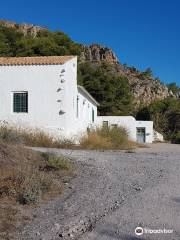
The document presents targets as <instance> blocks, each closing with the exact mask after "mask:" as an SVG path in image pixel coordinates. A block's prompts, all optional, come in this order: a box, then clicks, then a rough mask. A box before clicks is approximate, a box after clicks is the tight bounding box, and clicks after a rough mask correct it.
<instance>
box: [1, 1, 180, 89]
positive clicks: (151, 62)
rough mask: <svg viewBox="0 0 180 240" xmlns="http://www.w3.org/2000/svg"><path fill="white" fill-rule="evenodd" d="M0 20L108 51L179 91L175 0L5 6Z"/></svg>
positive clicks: (179, 11) (179, 25)
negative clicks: (37, 27) (63, 35)
mask: <svg viewBox="0 0 180 240" xmlns="http://www.w3.org/2000/svg"><path fill="white" fill-rule="evenodd" d="M0 19H5V20H11V21H15V22H17V23H33V24H36V25H41V26H45V27H48V28H49V29H50V30H52V31H55V30H61V31H63V32H65V33H67V34H68V35H69V36H70V37H71V38H72V39H73V40H75V41H76V42H79V43H83V44H91V43H99V44H102V45H104V46H107V47H110V48H112V49H113V51H114V52H115V54H116V55H117V57H118V58H119V60H120V62H121V63H127V64H128V65H130V66H135V67H136V68H138V69H140V70H145V69H146V68H148V67H151V69H152V70H153V73H154V76H155V77H160V79H161V80H162V81H163V82H165V83H170V82H176V83H177V84H178V85H180V0H91V1H90V0H88V1H85V0H84V1H83V0H76V1H75V0H66V1H61V0H51V1H47V0H44V1H42V0H30V1H24V0H6V1H2V2H1V11H0Z"/></svg>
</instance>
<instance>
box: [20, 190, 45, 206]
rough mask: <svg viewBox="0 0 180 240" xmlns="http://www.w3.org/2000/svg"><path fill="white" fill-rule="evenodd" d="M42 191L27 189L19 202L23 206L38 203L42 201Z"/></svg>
mask: <svg viewBox="0 0 180 240" xmlns="http://www.w3.org/2000/svg"><path fill="white" fill-rule="evenodd" d="M40 195H41V192H40V189H39V188H37V187H32V188H25V189H24V191H23V192H22V193H21V194H20V196H19V202H20V203H22V204H31V203H37V202H38V201H39V199H40Z"/></svg>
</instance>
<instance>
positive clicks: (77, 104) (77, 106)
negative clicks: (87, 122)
mask: <svg viewBox="0 0 180 240" xmlns="http://www.w3.org/2000/svg"><path fill="white" fill-rule="evenodd" d="M76 117H77V118H78V117H79V96H77V99H76Z"/></svg>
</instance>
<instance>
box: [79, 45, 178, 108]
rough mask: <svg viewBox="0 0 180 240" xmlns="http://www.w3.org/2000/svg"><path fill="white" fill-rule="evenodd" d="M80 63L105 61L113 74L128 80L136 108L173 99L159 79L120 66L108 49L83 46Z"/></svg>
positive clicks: (97, 46) (172, 95)
mask: <svg viewBox="0 0 180 240" xmlns="http://www.w3.org/2000/svg"><path fill="white" fill-rule="evenodd" d="M81 61H82V62H83V61H90V62H94V63H96V64H99V63H100V62H102V61H105V62H107V63H109V64H112V65H113V67H114V72H115V74H117V75H123V76H125V77H126V78H127V79H128V81H129V84H130V87H131V90H132V92H133V95H134V98H135V103H136V107H140V106H147V105H149V104H150V103H151V102H153V101H155V100H157V99H158V100H161V99H165V98H167V97H175V96H174V94H173V93H172V92H171V91H169V90H168V88H167V86H166V85H165V84H162V83H161V82H160V80H159V79H156V78H154V77H153V76H152V74H151V73H150V72H149V73H148V72H141V71H139V70H138V69H136V68H134V67H128V66H127V65H123V64H121V63H120V62H119V60H118V58H117V57H116V55H115V53H114V52H113V51H112V50H111V49H110V48H107V47H103V46H101V45H98V44H93V45H90V46H83V51H82V53H81Z"/></svg>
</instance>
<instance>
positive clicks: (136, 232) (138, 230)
mask: <svg viewBox="0 0 180 240" xmlns="http://www.w3.org/2000/svg"><path fill="white" fill-rule="evenodd" d="M135 234H136V235H138V236H140V235H142V234H143V228H142V227H137V228H136V229H135Z"/></svg>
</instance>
